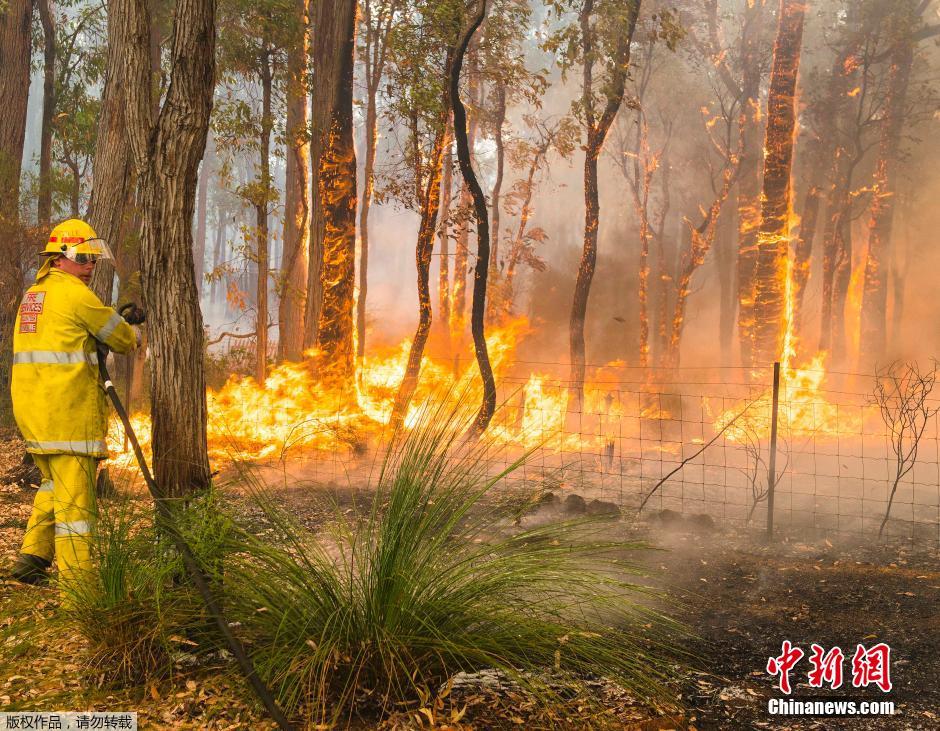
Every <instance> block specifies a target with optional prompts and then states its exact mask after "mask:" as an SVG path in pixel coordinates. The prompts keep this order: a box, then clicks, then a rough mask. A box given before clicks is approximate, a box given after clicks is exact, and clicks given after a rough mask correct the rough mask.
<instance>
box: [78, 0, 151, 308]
mask: <svg viewBox="0 0 940 731" xmlns="http://www.w3.org/2000/svg"><path fill="white" fill-rule="evenodd" d="M117 2H118V0H109V1H108V63H107V65H106V66H105V75H104V89H103V91H102V93H101V112H100V114H99V116H98V131H97V135H96V137H95V157H94V161H93V162H92V180H93V182H94V185H93V186H92V189H91V198H90V200H89V202H88V213H87V216H88V223H89V224H90V225H91V227H92V228H93V229H95V233H97V234H98V235H99V236H100V237H101V238H103V239H104V240H105V241H107V242H108V244H109V246H110V247H111V251H112V252H113V253H114V254H115V256H116V257H118V259H119V258H120V257H121V254H122V253H123V252H122V250H123V247H124V241H125V239H126V238H127V236H128V235H129V234H130V230H131V228H132V226H131V221H130V220H129V219H130V218H131V217H132V215H133V213H132V206H133V201H134V189H135V185H134V183H133V178H134V176H133V170H132V166H131V160H130V156H129V151H128V145H127V132H126V124H127V117H126V109H125V107H126V104H127V96H126V94H125V91H124V76H123V74H122V73H121V63H122V61H121V59H122V58H123V56H124V54H125V44H126V40H127V39H126V38H125V36H124V34H123V33H122V32H121V29H120V24H119V23H118V22H116V20H115V18H116V17H117V13H118V6H117ZM151 30H153V29H151ZM151 43H152V40H151ZM152 60H153V59H152V56H151V61H152ZM157 72H158V73H159V68H158V69H157ZM152 73H153V68H152V67H151V74H152ZM115 261H117V260H115ZM135 263H136V262H135ZM135 268H136V267H135ZM114 273H115V262H109V261H107V260H104V261H101V262H99V263H98V264H97V265H96V266H95V272H94V274H93V275H92V281H91V288H92V289H93V290H94V291H95V294H97V295H98V297H99V298H100V299H101V301H102V302H104V303H105V304H111V293H112V291H113V281H114Z"/></svg>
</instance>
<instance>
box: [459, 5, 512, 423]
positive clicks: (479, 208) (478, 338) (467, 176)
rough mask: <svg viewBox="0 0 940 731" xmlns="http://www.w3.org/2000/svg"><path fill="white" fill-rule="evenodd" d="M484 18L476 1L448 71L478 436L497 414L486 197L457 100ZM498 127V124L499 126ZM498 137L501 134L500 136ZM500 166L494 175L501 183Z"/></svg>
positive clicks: (483, 8) (496, 196) (483, 10)
mask: <svg viewBox="0 0 940 731" xmlns="http://www.w3.org/2000/svg"><path fill="white" fill-rule="evenodd" d="M485 16H486V2H485V0H478V10H477V14H476V16H475V17H473V19H472V20H471V22H470V26H469V27H468V28H467V30H466V31H465V32H464V35H463V37H462V38H461V39H460V40H459V41H458V43H457V50H456V53H455V54H454V61H453V64H452V65H451V68H450V99H451V103H452V105H453V110H454V139H455V140H456V142H457V160H458V162H459V163H460V172H461V175H462V176H463V179H464V182H465V183H466V184H467V188H469V190H470V194H471V196H472V197H473V209H474V214H475V216H476V224H477V258H476V264H475V265H474V269H473V303H472V306H471V312H470V332H471V334H472V336H473V350H474V353H475V354H476V358H477V365H478V367H479V369H480V378H481V379H482V381H483V400H482V403H481V404H480V409H479V411H478V412H477V416H476V419H474V422H473V426H472V427H471V435H472V436H475V437H479V436H480V435H481V434H483V432H484V431H486V428H487V427H488V426H489V425H490V420H491V419H492V418H493V413H494V412H495V411H496V381H495V380H494V378H493V368H492V366H491V365H490V356H489V353H488V352H487V349H486V333H485V319H486V285H487V277H488V275H489V266H490V222H489V214H488V211H487V207H486V196H485V195H484V194H483V188H482V187H480V181H479V180H478V179H477V176H476V173H474V171H473V162H472V160H471V159H470V141H469V139H468V135H467V110H466V108H465V107H464V105H463V101H461V99H460V71H461V68H462V66H463V59H464V54H465V53H466V52H467V46H468V44H469V43H470V39H471V38H473V34H474V33H475V32H476V31H477V29H478V28H479V27H480V24H481V23H482V22H483V18H484V17H485ZM502 106H503V115H505V106H506V99H505V89H503V99H502ZM500 126H502V125H501V123H500ZM500 134H501V133H500ZM501 178H502V164H501V163H500V170H499V173H498V176H497V181H498V183H497V184H499V183H501ZM494 191H495V192H494V197H493V205H494V208H495V207H497V206H498V205H499V191H498V188H496V189H494Z"/></svg>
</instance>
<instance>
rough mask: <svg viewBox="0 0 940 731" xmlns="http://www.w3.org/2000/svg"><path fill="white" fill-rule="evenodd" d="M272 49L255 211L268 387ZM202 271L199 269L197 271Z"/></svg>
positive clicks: (258, 320)
mask: <svg viewBox="0 0 940 731" xmlns="http://www.w3.org/2000/svg"><path fill="white" fill-rule="evenodd" d="M271 54H272V51H271V48H270V46H269V45H268V44H267V43H265V44H264V49H263V50H262V51H261V59H260V61H261V139H260V140H259V143H260V144H259V151H260V165H259V170H258V187H257V189H256V190H255V192H254V198H255V200H254V208H255V262H256V264H257V269H256V274H257V280H256V285H255V293H256V298H255V304H256V306H257V310H256V315H257V316H256V317H255V380H256V381H257V382H258V383H259V384H263V383H264V379H265V378H267V375H268V271H269V269H270V264H269V254H268V201H269V199H270V197H271V128H272V127H273V126H274V118H273V117H272V115H271V92H272V89H271V86H272V79H271ZM197 269H198V267H197Z"/></svg>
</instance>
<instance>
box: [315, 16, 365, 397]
mask: <svg viewBox="0 0 940 731" xmlns="http://www.w3.org/2000/svg"><path fill="white" fill-rule="evenodd" d="M316 13H317V15H316V18H315V20H314V24H313V25H314V28H316V32H315V33H314V37H313V57H314V65H315V68H316V69H317V74H316V75H315V76H314V80H313V100H312V107H311V108H312V110H313V112H312V117H313V119H312V121H313V124H312V128H313V139H312V143H311V158H312V161H313V168H314V174H313V190H314V191H315V195H314V210H313V220H312V226H311V230H310V237H311V238H310V240H311V248H312V249H313V251H314V252H322V256H321V258H320V259H319V260H318V262H317V263H318V265H319V266H316V267H314V266H311V267H310V271H311V273H312V272H314V270H318V271H317V274H318V275H319V282H318V284H316V285H314V284H313V283H311V282H310V280H309V277H308V285H307V296H308V301H307V317H308V318H310V317H312V316H313V315H314V314H316V315H317V316H318V320H317V322H316V340H315V342H316V346H317V350H318V351H319V358H318V366H317V367H318V373H319V375H320V378H321V379H322V380H324V381H326V382H328V383H329V384H331V385H333V386H336V387H337V388H338V389H340V390H342V391H343V392H347V393H348V391H345V390H344V389H345V388H346V387H347V386H348V385H349V384H350V383H351V381H352V378H353V375H354V373H355V364H354V362H353V355H354V352H353V342H352V341H353V327H354V321H353V297H354V294H355V276H356V151H355V148H354V146H353V89H352V87H353V57H354V51H355V33H356V2H355V0H338V1H337V2H327V1H326V0H319V2H318V3H317V11H316ZM317 287H318V288H319V292H318V294H319V298H317V297H316V294H317V292H314V293H313V296H312V297H311V292H313V290H314V289H316V288H317ZM317 299H319V302H316V300H317ZM311 305H313V306H311ZM316 305H319V306H318V307H317V306H316ZM310 328H311V324H310V322H309V321H308V322H307V339H306V342H307V343H309V338H310V336H311V335H313V333H311V332H310Z"/></svg>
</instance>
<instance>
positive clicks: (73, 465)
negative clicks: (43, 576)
mask: <svg viewBox="0 0 940 731" xmlns="http://www.w3.org/2000/svg"><path fill="white" fill-rule="evenodd" d="M33 460H34V461H35V463H36V466H37V467H38V468H39V471H40V472H41V473H42V484H41V485H40V486H39V492H37V493H36V499H35V500H34V501H33V512H32V515H30V516H29V523H28V524H27V526H26V535H25V536H24V537H23V547H22V548H21V549H20V553H29V554H32V555H34V556H40V557H42V558H44V559H46V560H48V561H51V560H52V557H53V554H54V555H55V557H56V562H57V564H58V567H59V582H60V584H61V585H62V586H63V587H67V586H68V585H69V584H71V583H72V582H75V581H79V580H81V575H82V574H83V573H84V572H87V571H88V570H89V569H90V568H91V550H92V531H93V530H94V526H95V515H96V510H95V471H96V460H95V458H94V457H86V456H81V455H75V454H34V455H33Z"/></svg>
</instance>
